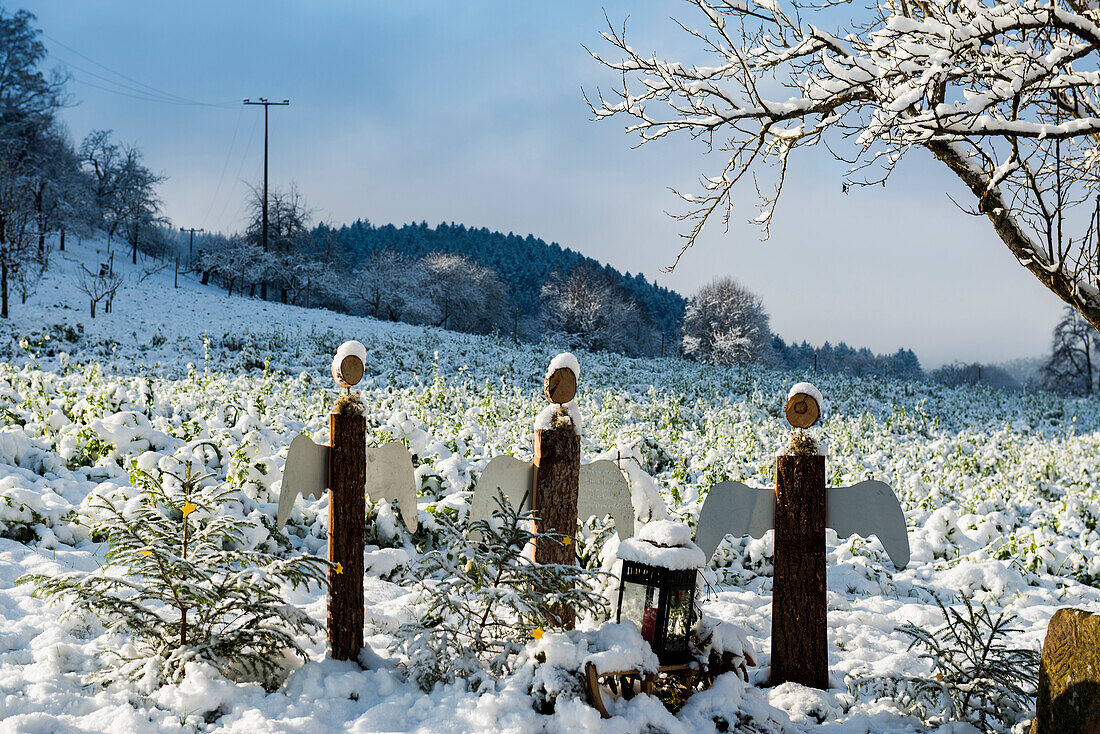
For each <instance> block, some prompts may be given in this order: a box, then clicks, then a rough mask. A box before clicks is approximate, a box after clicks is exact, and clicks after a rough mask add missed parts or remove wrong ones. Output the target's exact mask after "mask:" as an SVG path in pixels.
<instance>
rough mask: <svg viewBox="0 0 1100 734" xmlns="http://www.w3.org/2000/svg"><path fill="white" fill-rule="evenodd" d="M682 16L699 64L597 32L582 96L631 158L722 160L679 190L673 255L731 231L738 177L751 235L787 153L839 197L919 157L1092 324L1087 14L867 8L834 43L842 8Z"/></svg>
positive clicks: (1097, 155) (1097, 239) (1096, 148)
mask: <svg viewBox="0 0 1100 734" xmlns="http://www.w3.org/2000/svg"><path fill="white" fill-rule="evenodd" d="M689 2H690V4H691V5H693V6H695V8H696V9H697V10H698V11H700V12H701V14H702V15H701V18H700V19H701V20H703V21H705V23H706V25H707V27H706V28H705V29H704V30H698V29H695V28H693V27H691V26H690V25H688V24H686V23H685V24H682V25H681V27H682V28H683V29H684V30H685V31H686V32H687V33H689V34H691V35H692V36H694V37H695V38H696V39H697V41H698V43H699V45H700V46H701V47H702V49H703V52H704V54H705V55H706V56H707V58H706V60H703V59H700V60H699V63H689V62H680V61H673V60H668V59H662V58H658V57H657V56H651V57H646V56H642V55H640V54H639V53H638V52H637V51H635V50H634V48H632V47H631V46H630V44H628V43H627V40H626V38H625V33H624V32H619V31H616V30H615V29H614V28H613V27H611V28H610V29H609V32H606V33H604V34H603V35H604V38H605V39H606V40H607V41H609V42H610V43H611V45H612V46H613V47H614V48H615V49H616V53H617V55H618V56H619V58H617V59H605V58H603V57H601V56H600V55H598V54H593V55H594V56H595V57H596V58H597V60H599V61H600V62H601V63H603V64H605V65H606V66H608V67H610V68H611V69H612V70H614V71H615V72H616V75H617V76H618V77H619V78H621V80H622V87H621V88H620V89H619V90H618V93H617V96H616V97H611V98H606V97H604V96H602V95H601V96H600V97H599V98H598V99H594V100H591V99H590V105H591V106H592V110H593V112H594V114H595V116H596V118H597V119H606V118H610V117H615V116H625V117H628V118H632V122H631V123H630V125H629V126H628V128H627V130H628V131H630V132H633V133H637V134H638V135H640V136H641V139H642V142H643V143H647V142H650V141H653V140H658V139H660V138H663V137H665V136H668V135H673V134H676V133H684V134H687V135H690V136H693V137H698V138H702V139H703V141H704V142H705V143H706V144H707V146H708V149H709V150H718V151H720V152H721V157H722V161H721V163H720V164H719V165H717V166H716V170H714V171H713V172H711V173H710V174H708V175H706V176H704V177H703V178H702V181H701V184H702V185H701V191H699V192H697V193H690V192H682V193H680V195H681V197H682V198H683V199H684V201H685V202H687V204H688V208H687V210H686V211H684V212H683V213H681V214H679V215H677V216H678V217H679V218H681V219H683V220H685V221H688V222H690V227H689V229H688V231H687V232H685V233H684V235H683V236H684V238H685V244H684V247H683V249H682V250H681V251H680V254H681V255H682V254H683V252H684V250H686V249H687V248H688V247H690V246H691V244H692V243H693V242H694V241H695V239H696V237H697V236H698V234H699V232H700V231H701V229H702V227H703V226H704V224H705V223H706V222H707V221H708V220H709V219H710V218H711V217H712V216H715V215H716V214H717V216H718V217H719V218H721V219H723V220H724V221H725V222H726V223H728V220H729V216H730V212H731V207H732V202H733V198H732V191H733V188H734V186H735V185H736V184H737V183H738V182H740V181H742V180H746V181H747V182H749V183H751V184H753V185H757V186H764V187H765V188H764V189H763V193H762V194H761V197H762V204H763V207H762V209H761V210H760V212H759V214H758V215H757V216H755V217H753V218H752V221H754V222H755V223H757V224H759V225H761V226H762V227H763V228H764V230H765V234H766V233H767V229H768V226H769V224H770V222H771V218H772V214H773V213H774V211H775V204H776V201H777V200H778V199H779V196H780V193H781V191H782V188H783V182H784V178H785V175H786V173H787V170H788V169H787V165H788V161H789V160H790V155H791V153H792V152H794V151H796V150H799V149H802V148H807V147H811V146H814V145H817V144H819V143H823V142H825V141H826V139H828V143H829V147H830V150H832V151H834V154H836V155H837V156H838V157H839V158H841V159H842V160H845V161H847V162H849V163H850V164H851V166H852V167H851V173H850V174H849V175H848V177H847V180H846V181H845V183H844V186H845V187H846V188H847V187H848V186H849V185H853V184H872V183H880V182H885V181H886V179H887V178H888V177H889V175H890V173H891V172H892V171H893V170H894V167H895V166H896V165H897V163H898V161H900V160H901V159H902V158H903V157H904V156H905V155H906V154H907V153H909V152H910V151H912V150H914V149H923V150H925V151H927V152H928V153H930V154H931V155H932V157H934V158H935V159H936V160H937V161H939V162H940V163H942V164H943V165H944V166H945V169H946V171H949V172H950V173H951V174H953V175H954V176H956V177H957V178H958V179H959V180H960V181H961V182H962V183H963V184H964V185H965V187H966V188H967V189H968V190H969V191H970V193H971V194H972V196H973V199H972V213H974V214H976V215H980V216H984V217H986V218H987V219H988V220H989V222H990V223H991V224H992V226H993V229H994V231H995V232H996V234H997V235H998V237H999V238H1000V239H1001V240H1002V242H1003V243H1004V244H1005V245H1006V246H1007V248H1008V250H1009V252H1011V253H1012V255H1013V256H1015V257H1016V258H1017V259H1018V260H1019V262H1020V263H1021V264H1022V265H1023V266H1024V267H1026V268H1027V269H1028V270H1029V271H1030V272H1031V273H1033V274H1034V275H1035V277H1037V278H1038V279H1039V280H1040V281H1041V282H1042V283H1043V284H1044V285H1045V286H1046V287H1047V288H1048V289H1050V290H1051V291H1052V292H1053V293H1054V294H1056V295H1057V296H1058V297H1059V298H1061V299H1062V300H1063V301H1065V302H1066V303H1068V304H1069V305H1071V306H1073V307H1074V308H1075V309H1077V310H1078V311H1079V312H1080V313H1081V314H1082V315H1083V316H1084V317H1085V318H1086V319H1087V320H1088V322H1089V323H1090V324H1092V325H1093V326H1096V327H1100V177H1098V173H1100V167H1098V160H1100V70H1098V68H1097V59H1098V54H1097V48H1098V47H1100V9H1098V7H1097V5H1096V4H1095V3H1084V2H1082V1H1081V0H1018V1H1016V2H1008V1H1006V0H992V1H991V2H982V1H980V0H956V1H954V2H943V3H938V2H925V1H924V0H879V1H878V2H877V3H876V4H875V5H874V6H873V7H872V8H871V9H870V10H869V12H868V13H866V14H863V15H857V14H856V12H855V11H850V15H849V16H848V17H849V20H848V21H847V23H845V25H844V27H842V28H840V29H839V31H838V32H836V33H832V32H829V31H828V30H826V29H827V28H829V27H836V25H837V22H838V19H839V20H843V17H842V16H838V14H842V13H844V12H845V11H844V10H843V9H841V8H843V7H847V5H845V4H844V3H837V2H834V1H833V0H810V1H809V2H798V3H791V5H790V6H789V7H788V6H786V4H784V5H783V6H781V5H780V3H779V1H778V0H689ZM864 19H865V20H864ZM845 146H846V147H845ZM769 166H770V167H771V168H772V171H773V173H774V175H773V176H770V177H767V178H770V180H771V182H772V185H771V186H767V184H766V183H765V181H766V180H767V178H766V177H765V173H766V172H767V171H766V169H767V168H768V167H769ZM759 190H761V189H759V188H758V191H759ZM677 259H679V257H677Z"/></svg>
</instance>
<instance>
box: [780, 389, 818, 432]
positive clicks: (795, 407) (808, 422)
mask: <svg viewBox="0 0 1100 734" xmlns="http://www.w3.org/2000/svg"><path fill="white" fill-rule="evenodd" d="M783 413H784V414H786V416H787V422H788V423H790V424H791V425H792V426H794V427H795V428H809V427H810V426H812V425H813V424H814V423H817V419H818V418H820V417H821V408H820V406H818V404H817V401H816V400H814V399H813V398H812V397H810V396H809V395H807V394H806V393H801V392H800V393H798V394H797V395H792V396H791V398H790V400H788V401H787V404H786V405H784V406H783Z"/></svg>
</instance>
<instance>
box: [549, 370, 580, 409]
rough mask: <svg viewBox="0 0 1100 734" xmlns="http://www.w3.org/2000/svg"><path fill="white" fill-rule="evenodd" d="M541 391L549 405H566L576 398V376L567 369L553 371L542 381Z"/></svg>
mask: <svg viewBox="0 0 1100 734" xmlns="http://www.w3.org/2000/svg"><path fill="white" fill-rule="evenodd" d="M542 391H543V392H544V393H545V394H546V399H547V400H549V401H550V402H551V403H557V404H559V405H562V404H564V403H568V402H569V401H570V400H572V399H573V398H575V397H576V396H577V376H576V375H575V374H573V370H571V369H568V368H562V369H557V370H554V371H553V372H551V373H550V374H549V375H547V376H546V379H545V380H543V383H542Z"/></svg>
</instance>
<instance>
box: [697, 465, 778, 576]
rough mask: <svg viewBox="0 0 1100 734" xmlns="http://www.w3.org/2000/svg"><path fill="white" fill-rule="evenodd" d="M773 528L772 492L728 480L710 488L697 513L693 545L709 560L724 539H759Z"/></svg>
mask: <svg viewBox="0 0 1100 734" xmlns="http://www.w3.org/2000/svg"><path fill="white" fill-rule="evenodd" d="M773 527H775V490H772V489H754V488H753V487H749V486H747V485H744V484H742V483H741V482H734V481H732V480H729V481H725V482H720V483H718V484H716V485H714V486H713V487H711V488H710V492H708V493H707V498H706V500H704V501H703V507H702V508H701V509H700V510H699V524H698V527H696V529H695V544H696V545H697V546H699V547H700V548H701V549H702V550H703V554H704V555H706V557H707V559H708V560H709V559H710V557H711V556H712V555H714V551H716V550H718V545H719V544H720V543H721V542H722V539H723V538H725V537H726V536H727V535H732V536H733V537H735V538H740V537H742V536H744V535H751V536H752V537H754V538H759V537H761V536H762V535H764V533H766V532H768V531H769V530H771V529H772V528H773Z"/></svg>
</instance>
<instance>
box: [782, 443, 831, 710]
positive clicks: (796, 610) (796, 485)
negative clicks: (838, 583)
mask: <svg viewBox="0 0 1100 734" xmlns="http://www.w3.org/2000/svg"><path fill="white" fill-rule="evenodd" d="M776 469H777V471H776V486H775V574H774V578H773V583H772V661H771V663H772V673H771V676H772V677H771V683H772V685H778V684H780V683H785V682H787V681H791V682H793V683H801V684H802V685H805V686H812V687H814V688H821V689H825V688H828V687H829V646H828V638H827V635H826V633H827V631H828V623H827V614H828V604H827V602H826V596H825V592H826V586H825V505H826V502H825V457H824V456H778V457H776Z"/></svg>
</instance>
